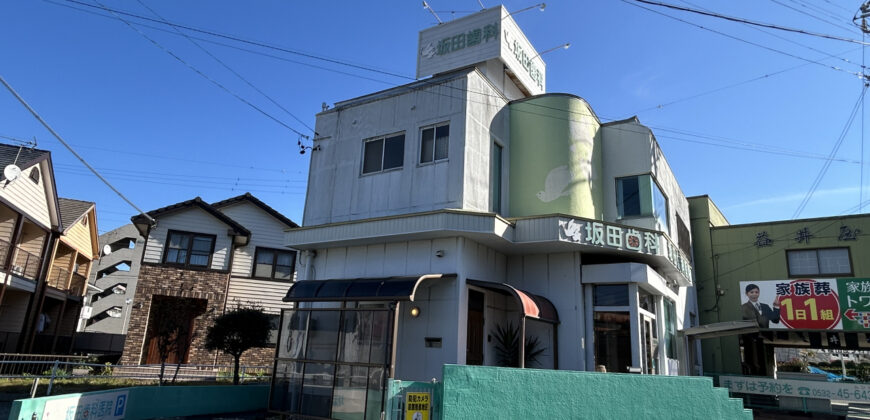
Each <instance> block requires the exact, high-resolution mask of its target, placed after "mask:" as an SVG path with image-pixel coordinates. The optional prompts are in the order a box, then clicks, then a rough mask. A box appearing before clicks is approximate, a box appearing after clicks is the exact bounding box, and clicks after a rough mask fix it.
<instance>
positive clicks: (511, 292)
mask: <svg viewBox="0 0 870 420" xmlns="http://www.w3.org/2000/svg"><path fill="white" fill-rule="evenodd" d="M465 282H466V283H467V284H468V285H470V286H476V287H480V288H482V289H487V290H491V291H493V292H497V293H501V294H503V295H508V296H513V297H514V298H516V300H517V302H519V303H520V305H522V307H523V312H524V314H525V316H526V317H527V318H533V319H537V320H541V321H544V322H549V323H551V324H558V323H559V314H558V313H556V307H555V306H553V303H552V302H550V301H549V300H547V298H545V297H543V296H538V295H535V294H531V293H529V292H525V291H522V290H520V289H517V288H515V287H513V286H511V285H508V284H504V283H493V282H488V281H480V280H471V279H469V280H466V281H465Z"/></svg>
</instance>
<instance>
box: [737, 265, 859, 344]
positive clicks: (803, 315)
mask: <svg viewBox="0 0 870 420" xmlns="http://www.w3.org/2000/svg"><path fill="white" fill-rule="evenodd" d="M740 290H741V291H742V292H743V297H742V299H741V312H742V318H743V319H747V320H751V319H755V320H757V321H758V323H759V326H760V327H761V328H772V329H798V330H842V331H864V332H867V331H870V279H863V278H840V279H792V280H769V281H755V282H753V281H742V282H740Z"/></svg>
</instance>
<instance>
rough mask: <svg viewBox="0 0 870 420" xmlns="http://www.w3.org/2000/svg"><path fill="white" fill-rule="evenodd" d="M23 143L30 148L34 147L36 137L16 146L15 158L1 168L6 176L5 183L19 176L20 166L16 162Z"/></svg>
mask: <svg viewBox="0 0 870 420" xmlns="http://www.w3.org/2000/svg"><path fill="white" fill-rule="evenodd" d="M25 145H27V146H30V148H31V149H32V148H34V147H36V137H34V138H33V141H28V142H26V143H24V144H22V145H20V146H18V153H16V154H15V160H13V161H12V163H10V164H8V165H6V167H5V168H3V177H4V178H6V183H7V184H8V183H10V182H12V181H15V180H16V179H18V177H19V176H21V168H19V167H18V165H16V163H18V158H19V157H21V149H23V148H24V146H25Z"/></svg>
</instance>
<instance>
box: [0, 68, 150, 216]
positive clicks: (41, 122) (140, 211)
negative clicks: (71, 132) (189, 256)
mask: <svg viewBox="0 0 870 420" xmlns="http://www.w3.org/2000/svg"><path fill="white" fill-rule="evenodd" d="M0 83H3V86H6V89H8V90H9V92H11V93H12V95H13V96H15V99H18V102H21V105H23V106H24V107H25V108H27V110H28V111H30V113H31V114H33V117H34V118H36V120H37V121H39V123H40V124H42V126H43V127H45V129H46V130H48V131H49V132H50V133H51V135H53V136H54V138H56V139H57V141H59V142H60V143H61V144H63V145H64V147H66V149H67V150H69V152H70V153H72V154H73V156H75V157H76V158H77V159H78V160H79V161H80V162H81V163H82V164H83V165H85V166H86V167H87V168H88V169H89V170H90V171H91V172H93V174H94V175H96V176H97V178H99V179H100V181H103V183H104V184H106V185H107V186H108V187H109V188H111V189H112V191H114V192H115V194H117V195H118V197H121V199H122V200H124V201H126V202H127V204H129V205H130V206H131V207H133V208H134V209H136V211H138V212H139V213H141V214H142V215H143V216H145V218H146V219H148V221H149V222H150V223H154V222H155V220H154V219H153V218H152V217H151V216H149V215H148V214H146V213H145V212H144V211H142V209H140V208H139V207H137V206H136V205H135V204H133V202H132V201H130V200H129V199H127V197H125V196H124V194H121V192H120V191H118V190H117V189H116V188H115V187H114V186H112V184H110V183H109V181H107V180H106V178H103V176H102V175H100V173H99V172H97V170H96V169H94V168H93V167H92V166H91V165H90V164H88V162H86V161H85V159H84V158H83V157H81V156H79V154H78V153H76V151H75V150H73V148H72V147H70V145H69V144H68V143H67V142H66V141H65V140H64V139H63V138H61V137H60V134H57V132H56V131H54V129H53V128H51V126H49V125H48V123H47V122H45V120H43V119H42V117H40V116H39V114H38V113H37V112H36V111H35V110H34V109H33V108H31V107H30V105H29V104H28V103H27V102H26V101H25V100H24V98H22V97H21V95H19V94H18V92H16V91H15V89H13V88H12V86H10V85H9V83H7V82H6V79H4V78H3V76H2V75H0Z"/></svg>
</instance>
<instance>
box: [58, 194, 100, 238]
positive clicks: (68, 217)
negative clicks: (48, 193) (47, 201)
mask: <svg viewBox="0 0 870 420" xmlns="http://www.w3.org/2000/svg"><path fill="white" fill-rule="evenodd" d="M57 204H58V207H59V208H60V223H61V227H62V229H63V231H64V232H65V231H66V230H67V229H69V227H70V226H72V225H73V224H74V223H75V222H76V221H77V220H79V218H80V217H82V215H83V214H85V213H87V212H88V210H90V209H91V208H92V207H93V206H94V205H95V204H94V203H92V202H90V201H82V200H73V199H71V198H63V197H58V199H57Z"/></svg>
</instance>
